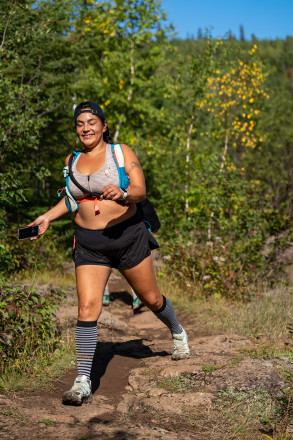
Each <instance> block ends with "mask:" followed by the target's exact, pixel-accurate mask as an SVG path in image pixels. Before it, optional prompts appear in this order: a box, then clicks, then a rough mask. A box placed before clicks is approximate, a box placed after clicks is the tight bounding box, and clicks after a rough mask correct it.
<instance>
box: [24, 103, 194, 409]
mask: <svg viewBox="0 0 293 440" xmlns="http://www.w3.org/2000/svg"><path fill="white" fill-rule="evenodd" d="M74 119H75V126H76V132H77V136H78V137H79V139H80V141H81V143H82V144H83V147H84V150H83V152H82V153H81V154H80V155H79V156H78V158H77V159H76V160H75V162H74V163H73V166H72V171H73V176H74V177H75V179H76V180H77V182H78V183H79V184H81V185H82V187H84V188H86V189H88V190H89V191H92V192H98V193H102V196H101V197H100V199H99V200H98V201H97V200H93V199H94V198H93V197H87V195H86V194H85V193H83V192H82V191H81V190H80V189H79V188H78V187H77V186H76V185H75V184H74V183H73V182H72V181H71V180H70V182H69V188H70V192H71V194H72V196H73V197H74V198H75V199H77V200H78V201H79V202H80V206H79V210H78V211H77V213H76V214H75V225H74V227H75V250H74V261H75V267H76V284H77V292H78V321H77V325H76V331H75V341H76V354H77V370H78V376H77V378H76V379H75V381H74V385H73V387H72V388H71V389H70V390H69V391H67V392H66V393H65V394H64V395H63V403H66V404H72V405H81V404H82V403H83V402H86V403H87V402H90V401H91V400H92V394H91V381H90V373H91V367H92V361H93V356H94V353H95V349H96V344H97V320H98V318H99V316H100V313H101V309H102V298H103V292H104V289H105V286H106V284H107V281H108V278H109V275H110V271H111V268H112V267H115V268H118V269H119V271H120V272H121V273H122V275H123V276H124V277H125V278H126V280H127V281H128V282H129V284H130V286H131V287H132V288H133V289H134V291H135V292H136V293H137V296H138V297H139V298H140V300H141V301H142V302H143V303H144V304H145V305H146V306H147V307H148V308H149V309H150V310H151V311H153V312H154V313H155V315H156V316H157V317H158V318H159V319H160V320H161V321H162V322H163V323H164V324H166V325H167V326H168V328H169V329H170V331H171V334H172V337H173V341H174V352H173V354H172V359H174V360H178V359H186V358H188V357H189V348H188V343H187V336H186V333H185V331H184V329H183V328H182V327H181V326H180V324H179V323H178V321H177V318H176V315H175V312H174V309H173V306H172V304H171V302H170V301H169V300H168V299H167V298H165V297H164V296H162V295H161V293H160V291H159V289H158V286H157V283H156V278H155V273H154V268H153V264H152V257H151V249H155V248H157V247H158V243H157V242H156V240H155V239H154V237H153V236H152V235H151V234H150V233H149V232H148V231H147V229H146V227H145V225H144V222H143V220H142V218H141V217H140V215H139V214H138V212H137V210H136V203H137V202H140V201H142V200H144V199H145V197H146V187H145V180H144V175H143V171H142V169H141V166H140V163H139V161H138V159H137V157H136V155H135V154H134V153H133V151H132V150H131V149H130V148H129V147H128V146H127V145H124V144H122V149H123V155H124V159H125V170H126V174H127V175H128V176H129V180H130V186H129V188H128V189H127V191H125V190H124V189H123V190H122V189H121V188H119V177H118V171H117V167H116V165H115V163H114V159H113V157H112V153H111V145H110V142H111V138H110V135H109V130H108V125H107V121H106V118H105V115H104V113H103V111H102V109H101V107H100V106H99V105H97V104H95V103H93V102H90V101H83V102H81V103H80V104H79V105H78V106H77V107H76V109H75V112H74ZM69 157H70V156H68V157H67V158H66V161H65V165H67V164H68V161H69ZM120 201H125V202H127V203H119V202H120ZM81 202H85V203H81ZM97 205H98V206H97ZM67 212H68V210H67V207H66V203H65V199H62V200H61V201H60V202H59V203H58V204H57V205H56V206H55V207H54V208H52V209H51V210H50V211H48V212H46V213H45V214H44V215H41V216H40V217H38V218H37V219H36V220H35V221H34V222H33V223H31V224H30V226H34V225H39V226H40V236H41V235H43V234H44V233H45V232H46V230H47V228H48V227H49V224H50V222H51V221H52V220H55V219H57V218H59V217H61V216H62V215H64V214H66V213H67Z"/></svg>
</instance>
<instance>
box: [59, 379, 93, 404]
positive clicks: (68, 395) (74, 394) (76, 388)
mask: <svg viewBox="0 0 293 440" xmlns="http://www.w3.org/2000/svg"><path fill="white" fill-rule="evenodd" d="M92 400H93V396H92V391H91V381H90V380H88V378H87V377H86V376H85V375H82V376H77V378H76V379H75V381H74V384H73V387H72V388H71V389H70V390H69V391H66V392H65V393H64V394H63V398H62V403H63V404H64V405H82V404H83V403H91V402H92Z"/></svg>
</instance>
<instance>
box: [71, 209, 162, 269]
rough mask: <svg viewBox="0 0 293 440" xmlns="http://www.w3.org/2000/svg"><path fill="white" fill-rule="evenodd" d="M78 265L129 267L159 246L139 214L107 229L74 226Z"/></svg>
mask: <svg viewBox="0 0 293 440" xmlns="http://www.w3.org/2000/svg"><path fill="white" fill-rule="evenodd" d="M74 229H75V248H74V250H73V261H74V262H75V267H78V266H83V265H98V266H108V267H113V268H121V269H127V268H130V267H134V266H136V265H137V264H139V263H141V262H142V261H143V260H144V259H145V258H146V257H148V256H149V255H150V254H151V250H152V249H157V248H158V247H159V245H158V243H157V241H156V240H155V238H154V237H153V236H152V234H151V233H150V232H149V231H148V230H147V229H146V226H145V223H144V221H143V219H142V218H141V216H140V214H139V213H136V214H135V215H134V216H133V217H131V218H130V219H128V220H126V221H124V222H122V223H119V224H118V225H115V226H111V227H109V228H105V229H97V230H92V229H84V228H81V227H80V226H78V225H74Z"/></svg>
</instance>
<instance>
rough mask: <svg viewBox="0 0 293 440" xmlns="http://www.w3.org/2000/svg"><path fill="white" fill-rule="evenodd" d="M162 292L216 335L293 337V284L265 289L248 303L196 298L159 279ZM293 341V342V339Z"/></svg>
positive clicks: (202, 327)
mask: <svg viewBox="0 0 293 440" xmlns="http://www.w3.org/2000/svg"><path fill="white" fill-rule="evenodd" d="M159 284H160V288H161V291H162V293H163V294H164V295H166V296H167V297H168V298H170V299H171V300H172V302H173V303H174V305H175V306H176V308H178V309H179V310H181V311H183V312H185V313H187V314H190V315H192V316H193V317H194V318H195V319H196V320H197V321H198V323H199V327H200V328H201V330H204V331H206V332H207V333H210V334H214V333H219V332H229V333H236V334H238V335H242V336H247V337H253V338H263V337H264V338H268V339H269V340H270V341H275V342H277V341H280V340H282V339H284V340H286V339H288V338H292V334H291V333H290V326H292V312H293V307H292V304H293V286H280V287H278V288H276V289H274V290H269V289H265V286H264V290H263V291H262V292H261V293H260V295H259V299H257V296H256V297H255V298H254V299H252V300H251V301H250V302H248V303H242V302H237V301H234V302H233V301H229V300H227V299H224V298H213V297H212V298H209V299H203V298H199V299H193V298H190V297H189V296H188V295H185V293H184V292H182V291H180V290H179V289H178V288H177V287H176V284H173V282H172V280H171V281H170V280H168V279H166V278H162V279H160V280H159ZM292 342H293V341H292Z"/></svg>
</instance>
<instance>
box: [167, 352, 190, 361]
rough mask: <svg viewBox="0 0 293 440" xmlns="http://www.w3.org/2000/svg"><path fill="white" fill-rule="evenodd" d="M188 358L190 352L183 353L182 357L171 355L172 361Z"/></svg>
mask: <svg viewBox="0 0 293 440" xmlns="http://www.w3.org/2000/svg"><path fill="white" fill-rule="evenodd" d="M179 356H180V355H179ZM189 358H190V353H188V354H185V355H183V357H175V356H174V357H173V355H172V356H171V359H172V361H180V360H183V359H189Z"/></svg>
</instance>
